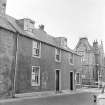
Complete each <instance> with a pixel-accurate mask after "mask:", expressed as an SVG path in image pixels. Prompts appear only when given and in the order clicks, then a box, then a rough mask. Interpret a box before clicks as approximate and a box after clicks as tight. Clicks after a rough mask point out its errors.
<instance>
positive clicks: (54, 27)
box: [6, 0, 105, 50]
mask: <svg viewBox="0 0 105 105" xmlns="http://www.w3.org/2000/svg"><path fill="white" fill-rule="evenodd" d="M6 12H7V14H9V15H11V16H13V17H15V18H17V19H20V18H24V17H28V18H31V19H33V20H35V22H36V23H35V24H36V25H35V26H36V27H38V25H39V24H44V25H45V31H47V33H48V34H51V35H52V36H65V37H67V38H68V45H69V47H70V48H72V49H73V48H74V47H75V46H76V44H77V42H78V40H79V38H80V37H84V36H85V37H88V39H89V42H90V43H91V44H92V42H93V41H94V40H96V39H97V40H98V41H99V42H100V41H101V40H102V41H103V42H104V50H105V0H7V11H6Z"/></svg>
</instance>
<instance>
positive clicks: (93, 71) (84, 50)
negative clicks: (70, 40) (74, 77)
mask: <svg viewBox="0 0 105 105" xmlns="http://www.w3.org/2000/svg"><path fill="white" fill-rule="evenodd" d="M75 51H76V52H77V53H78V54H80V55H81V62H82V83H83V84H84V85H92V84H93V83H95V82H99V81H104V80H103V78H104V75H102V74H103V72H104V71H105V68H104V50H103V43H102V42H101V44H100V45H99V44H98V42H97V41H94V42H93V46H91V45H90V43H89V41H88V39H87V38H86V37H83V38H80V39H79V42H78V44H77V46H76V48H75Z"/></svg>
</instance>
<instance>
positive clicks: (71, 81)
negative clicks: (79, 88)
mask: <svg viewBox="0 0 105 105" xmlns="http://www.w3.org/2000/svg"><path fill="white" fill-rule="evenodd" d="M73 75H74V73H73V72H70V90H73V85H74V82H73V79H74V78H73Z"/></svg>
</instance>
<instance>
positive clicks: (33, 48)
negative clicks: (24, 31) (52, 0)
mask: <svg viewBox="0 0 105 105" xmlns="http://www.w3.org/2000/svg"><path fill="white" fill-rule="evenodd" d="M34 42H37V43H39V48H35V47H34V44H33V43H34ZM35 49H39V55H38V56H37V55H34V53H33V50H35ZM32 57H36V58H41V42H40V41H37V40H33V41H32Z"/></svg>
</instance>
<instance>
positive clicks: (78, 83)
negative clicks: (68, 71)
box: [75, 72, 81, 85]
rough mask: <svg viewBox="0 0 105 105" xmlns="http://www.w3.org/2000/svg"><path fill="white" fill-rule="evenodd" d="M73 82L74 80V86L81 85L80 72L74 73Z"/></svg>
mask: <svg viewBox="0 0 105 105" xmlns="http://www.w3.org/2000/svg"><path fill="white" fill-rule="evenodd" d="M77 74H79V82H77ZM75 80H76V84H77V85H80V84H81V78H80V72H76V73H75Z"/></svg>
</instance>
